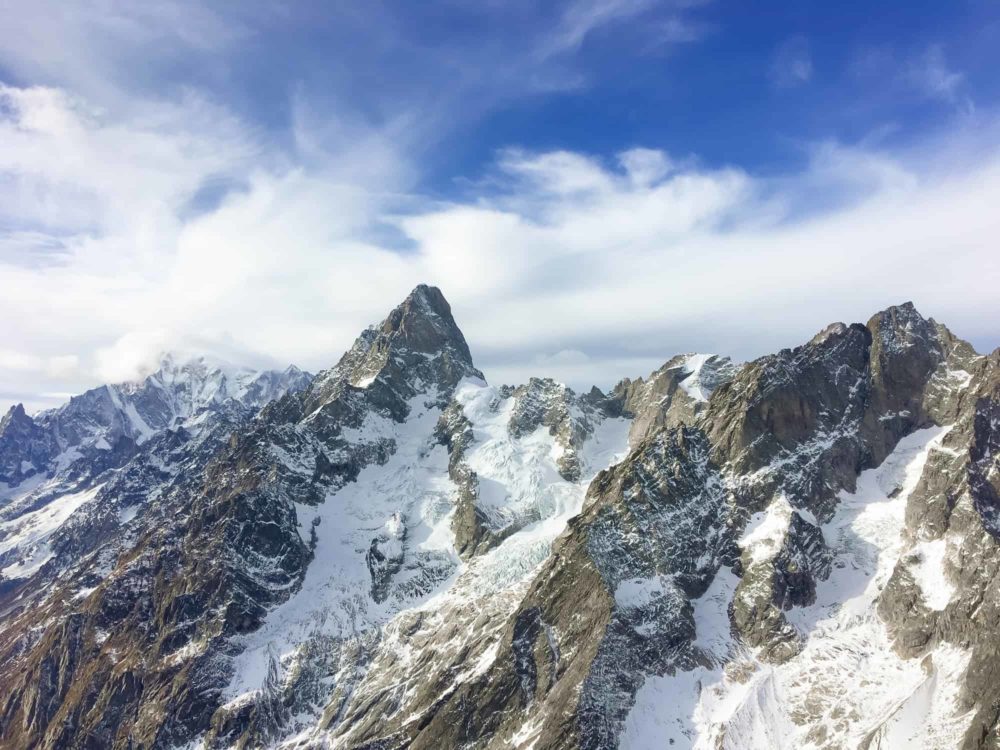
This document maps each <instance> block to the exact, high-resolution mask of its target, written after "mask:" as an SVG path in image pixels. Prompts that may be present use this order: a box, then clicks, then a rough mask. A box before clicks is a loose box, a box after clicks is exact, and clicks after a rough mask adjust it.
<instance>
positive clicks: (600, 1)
mask: <svg viewBox="0 0 1000 750" xmlns="http://www.w3.org/2000/svg"><path fill="white" fill-rule="evenodd" d="M697 4H698V3H696V2H691V1H690V0H680V1H679V2H673V3H668V4H667V5H669V6H670V7H671V8H672V9H673V10H672V11H671V12H672V13H677V14H681V13H682V12H683V11H685V10H686V9H687V8H688V7H689V6H694V5H697ZM653 5H654V3H650V2H645V1H644V0H596V1H591V0H587V1H581V2H578V3H571V4H570V5H569V6H568V7H567V10H566V12H565V13H564V14H562V15H560V16H559V18H558V19H557V22H556V24H555V27H554V28H549V29H543V30H542V31H541V32H539V33H537V34H535V33H533V34H530V35H528V36H529V38H527V39H525V40H524V41H523V43H520V42H519V44H521V46H518V47H517V49H518V50H519V54H518V55H515V56H514V57H517V58H518V59H519V60H521V63H520V64H518V63H516V62H512V63H511V65H510V66H497V65H496V59H497V55H496V54H495V50H493V51H490V52H488V53H487V52H484V53H482V54H479V52H478V51H477V50H476V49H474V46H475V45H473V44H469V45H468V49H466V48H462V49H460V50H458V52H455V51H454V50H450V51H449V53H448V54H442V56H441V60H433V61H432V62H431V63H428V64H427V66H428V67H427V70H430V72H429V73H428V74H427V76H426V79H427V80H429V81H441V80H448V81H449V83H450V82H451V80H452V79H451V78H447V76H446V75H445V74H447V75H448V76H450V75H454V80H455V84H454V87H453V89H454V91H455V92H458V94H457V95H461V96H463V97H465V95H466V94H467V93H468V92H469V91H470V89H475V91H480V92H482V91H486V90H489V92H490V94H489V95H487V94H482V97H483V98H482V99H480V98H477V96H468V97H466V98H463V100H462V104H463V106H467V107H468V109H470V110H474V111H476V112H479V111H482V110H484V109H486V108H488V107H489V106H491V104H490V102H491V101H494V100H497V99H502V98H503V97H508V96H511V95H512V91H515V90H522V89H523V90H527V91H531V92H534V91H537V90H539V87H540V86H541V88H546V86H549V85H552V86H556V87H559V86H562V85H563V84H566V83H567V82H572V81H575V80H577V79H576V77H575V72H576V71H575V70H574V69H572V67H571V66H570V67H566V66H565V65H564V63H565V59H566V58H567V57H568V56H571V55H572V53H573V52H574V50H576V49H578V48H580V47H581V46H585V45H586V44H588V40H591V39H594V38H596V37H597V36H598V32H599V31H601V30H606V29H609V28H613V27H614V26H615V25H616V24H618V23H619V22H622V21H624V20H628V19H633V20H634V19H637V18H639V17H642V18H643V19H644V21H645V20H650V21H652V20H653V19H652V17H651V16H650V17H649V18H647V16H648V14H649V13H650V9H651V8H652V7H653ZM660 5H662V4H660ZM39 7H40V8H41V10H39V11H37V13H49V14H50V15H52V9H51V8H47V9H46V8H44V7H42V6H39ZM188 7H189V6H188V4H187V3H184V2H180V1H179V0H178V2H172V1H169V2H168V1H167V0H162V1H158V2H156V3H151V4H148V5H144V6H143V8H138V6H136V7H131V6H129V7H125V6H121V5H119V4H116V3H109V4H107V5H106V6H105V10H106V11H107V12H105V13H95V14H93V17H92V18H79V19H77V20H78V21H79V22H78V23H77V21H73V19H70V20H71V21H73V22H65V23H57V22H53V23H51V24H48V25H47V26H46V25H44V24H42V23H41V22H34V21H32V19H33V18H37V14H36V10H34V9H33V7H29V6H27V5H26V6H24V8H22V9H21V10H20V11H19V12H18V13H17V14H15V15H16V16H17V19H18V24H20V25H19V26H18V27H17V28H15V29H14V30H11V29H9V28H8V29H6V30H5V31H4V32H3V40H4V42H5V43H4V44H3V45H0V47H3V49H2V50H0V64H3V65H4V68H5V70H11V71H14V73H15V74H17V76H18V80H39V81H45V82H46V84H45V85H38V86H28V85H23V86H18V85H13V84H11V83H7V84H0V288H2V289H3V294H2V295H0V320H3V321H4V322H5V325H4V326H3V327H2V329H0V398H3V399H5V400H7V401H14V400H22V399H23V400H27V401H28V403H29V404H32V405H34V406H43V405H51V404H52V403H54V402H55V401H56V400H59V399H61V398H62V394H65V393H67V392H77V391H80V390H82V389H84V388H86V387H91V386H93V385H96V384H98V383H101V382H105V381H108V380H123V379H128V378H131V377H135V376H137V375H139V374H141V373H142V372H144V371H146V370H147V369H148V368H149V367H150V365H151V364H152V363H153V362H155V360H156V358H157V356H158V355H159V354H160V353H161V352H162V351H164V350H167V349H174V350H182V351H186V352H198V351H207V352H212V353H215V354H217V355H219V356H221V357H222V358H223V359H227V360H230V361H234V362H240V363H247V364H251V365H258V366H272V365H281V366H283V365H284V364H286V363H288V362H291V361H294V362H296V363H297V364H299V365H301V366H303V367H306V368H308V369H312V370H318V369H321V368H323V367H327V366H329V365H331V364H333V363H334V362H335V361H336V360H337V358H338V357H339V356H340V354H341V353H342V352H343V350H344V349H346V348H347V347H348V346H349V345H350V343H351V342H352V340H353V338H354V337H355V336H356V335H357V333H358V332H359V331H360V330H361V329H362V328H363V327H364V326H365V325H367V324H369V323H371V322H374V321H377V320H379V319H381V318H382V317H383V316H384V314H385V313H386V312H387V311H388V310H389V309H390V308H391V307H392V306H393V305H395V304H396V303H398V301H399V300H401V299H402V298H403V297H404V296H405V295H406V294H407V293H408V291H409V290H410V289H411V288H412V287H413V286H414V285H415V284H417V283H419V282H428V283H433V284H437V285H439V286H441V287H442V289H443V290H444V292H445V294H446V296H447V297H448V298H449V300H450V301H451V302H452V306H453V309H454V311H455V314H456V317H457V318H458V321H459V324H460V326H461V327H462V328H463V330H464V331H465V333H466V336H467V338H468V340H469V342H470V346H471V347H472V350H473V353H474V356H475V357H476V359H477V363H478V364H479V365H480V367H481V368H482V369H484V371H485V372H486V374H487V376H488V377H489V378H490V379H491V380H494V381H498V382H519V381H523V380H524V379H525V378H527V377H528V376H530V375H550V376H553V377H557V378H559V379H562V380H564V381H566V382H569V383H570V384H572V385H574V386H575V387H589V385H590V384H591V383H598V384H600V385H602V386H608V385H611V384H612V383H613V382H615V381H616V380H617V379H618V378H620V377H622V376H626V375H627V376H636V375H643V374H646V373H648V372H649V371H651V370H652V369H654V368H655V367H657V366H658V365H659V364H661V363H662V362H663V361H664V360H666V359H667V358H669V357H670V356H671V355H673V354H674V353H677V352H682V351H718V352H721V353H727V354H731V355H733V356H735V357H737V358H749V357H753V356H756V355H758V354H762V353H764V352H767V351H772V350H774V349H776V348H779V347H782V346H791V345H794V344H796V343H799V342H801V341H803V340H805V339H807V338H808V337H809V336H810V335H811V334H812V333H814V332H815V331H816V330H818V329H819V328H821V327H822V326H823V325H825V324H826V323H829V322H831V321H832V320H837V319H840V320H848V321H853V320H863V319H864V318H866V317H867V316H868V315H869V314H871V313H872V312H874V311H875V310H877V309H880V308H882V307H885V306H886V305H889V304H892V303H895V302H899V301H901V300H904V299H911V298H912V299H913V300H914V301H915V302H916V303H917V305H918V306H919V307H920V308H921V309H922V310H923V311H924V312H925V313H927V314H933V315H935V316H937V317H938V318H940V319H941V320H943V321H945V322H947V323H949V324H950V325H952V326H953V327H954V329H955V330H956V332H957V333H958V334H959V335H964V336H967V337H971V338H972V339H973V340H974V341H975V342H976V343H978V344H979V345H980V346H983V345H995V344H996V343H997V341H996V337H995V332H994V331H993V330H991V328H992V320H994V319H995V317H996V314H997V312H1000V304H998V303H997V302H996V295H995V294H994V293H993V290H995V289H996V288H997V286H998V282H1000V278H998V273H1000V271H998V267H997V264H996V262H995V260H994V258H995V248H994V247H992V245H991V242H990V238H993V237H996V236H997V234H998V229H1000V226H998V220H997V219H996V218H994V217H995V215H996V212H995V210H994V207H995V205H996V203H997V200H998V199H1000V154H998V153H997V152H996V150H995V147H994V145H993V144H995V143H996V142H997V139H996V123H991V122H987V121H986V120H985V118H981V119H980V120H979V121H977V122H972V123H967V124H966V126H965V127H964V128H962V129H959V130H956V131H955V132H954V133H951V134H949V135H948V136H947V137H944V138H936V139H933V140H925V141H923V142H921V143H918V144H917V145H916V146H913V147H910V148H908V149H907V150H906V151H898V152H893V151H885V150H882V151H880V150H877V149H875V148H873V147H872V146H871V145H868V144H861V145H858V144H843V143H838V142H834V141H827V142H822V143H816V144H812V145H811V146H810V147H809V149H808V159H807V160H806V161H805V164H804V165H803V166H802V167H800V168H797V169H794V170H791V171H787V172H785V173H782V174H773V173H772V174H768V175H767V176H762V175H759V174H755V173H753V172H751V171H747V170H744V169H741V168H738V167H726V166H708V165H705V164H703V163H700V162H699V160H698V158H697V156H696V155H694V156H692V155H688V154H670V153H666V152H665V151H663V150H661V149H658V148H649V147H646V146H644V145H643V144H641V143H639V144H636V143H623V144H621V148H620V151H619V152H618V153H611V154H603V155H598V154H589V153H580V152H577V151H572V150H558V149H555V150H543V151H532V150H528V149H524V148H520V149H517V148H506V149H501V150H500V151H498V152H497V154H496V157H495V161H494V162H493V163H492V164H491V165H490V166H489V167H487V168H485V169H484V170H483V172H484V173H483V174H478V175H468V177H469V178H470V179H471V180H472V182H470V183H469V184H470V189H469V190H468V191H467V194H466V195H465V197H464V198H463V199H462V200H451V201H443V200H441V198H440V196H439V195H434V196H430V195H427V194H426V193H425V192H423V191H422V190H421V189H420V188H419V185H420V175H421V163H420V159H421V155H422V152H421V148H422V147H423V145H424V144H425V143H426V142H427V141H430V140H433V139H434V138H438V139H440V138H442V137H443V135H442V134H447V133H448V132H449V131H448V130H447V128H446V127H444V126H443V123H444V121H445V120H447V119H448V118H449V117H454V116H456V115H455V113H456V109H455V107H454V106H453V105H452V104H449V103H447V102H445V103H444V104H441V103H440V101H439V100H435V102H434V104H435V107H437V106H438V105H439V104H440V107H439V109H440V113H438V115H437V116H436V117H435V116H428V112H427V111H426V110H421V109H413V108H411V105H412V101H411V100H410V99H407V98H406V97H405V96H403V97H402V98H403V106H400V107H397V108H389V107H385V108H383V107H381V106H370V107H364V108H362V107H358V108H355V109H351V108H350V107H348V106H332V107H331V106H330V103H329V102H317V101H316V98H315V97H316V94H315V89H314V88H310V87H309V86H307V85H301V86H297V87H295V88H294V90H293V92H292V93H291V95H290V97H289V101H288V102H287V105H288V106H287V113H285V114H287V117H288V127H287V132H282V133H280V134H278V135H276V134H275V133H274V132H267V131H262V130H261V129H260V128H259V127H257V126H255V125H254V124H252V121H251V120H249V119H248V118H247V116H246V115H245V114H241V115H237V114H236V113H235V112H234V110H233V109H232V108H231V107H229V106H225V105H224V104H222V103H220V102H219V101H218V99H216V98H214V97H213V96H212V95H211V94H210V93H206V91H205V90H202V89H199V88H191V87H185V86H180V87H174V88H171V89H170V90H169V91H163V92H159V91H157V92H156V93H155V94H153V93H150V92H152V91H153V89H151V88H150V87H149V86H146V85H144V84H143V81H142V79H143V77H144V76H153V73H152V72H151V69H162V68H165V67H170V66H172V65H177V64H178V60H180V59H182V58H184V56H189V57H191V58H192V59H193V60H194V61H200V60H201V59H202V58H201V56H202V55H211V54H213V52H214V51H215V48H216V47H217V46H218V45H224V46H225V45H234V44H238V43H239V42H240V40H241V39H243V38H244V37H245V35H246V34H248V33H249V32H248V31H247V30H246V29H245V28H244V27H243V26H242V25H241V24H240V23H239V22H238V19H236V21H237V22H235V23H231V21H232V19H230V18H228V17H227V18H226V19H220V17H219V16H217V15H215V14H214V13H211V12H209V11H205V10H204V9H200V10H197V11H196V12H195V13H194V14H193V15H188V14H187V13H186V12H185V11H186V9H187V8H188ZM519 7H520V6H519ZM70 15H72V14H70ZM56 16H58V14H56ZM678 17H680V16H678ZM657 18H659V20H661V21H662V16H660V17H657ZM685 18H686V16H685ZM223 20H224V21H225V25H226V29H225V30H221V29H219V28H218V25H219V24H220V23H222V22H223ZM350 20H351V19H349V18H345V19H344V23H345V24H346V25H347V26H348V27H349V26H350ZM22 21H23V23H22ZM651 25H653V26H655V24H651ZM527 27H531V28H534V27H533V26H532V25H531V24H526V28H527ZM679 28H680V27H677V28H675V29H674V31H675V32H677V33H676V34H674V41H680V40H682V37H683V38H685V39H686V38H687V37H686V36H685V34H682V33H681V32H680V31H679V30H678V29H679ZM18 33H23V39H22V40H20V41H17V40H14V41H16V43H15V44H8V42H9V41H11V40H12V38H13V37H14V36H16V35H17V34H18ZM384 33H385V34H387V35H389V39H388V41H386V40H382V41H384V42H385V43H386V44H391V45H394V48H395V47H398V46H400V45H396V42H397V41H398V40H396V39H395V38H392V37H391V35H392V33H393V29H392V25H391V24H386V30H385V31H384ZM403 46H404V47H405V45H403ZM56 48H58V49H65V50H67V55H72V56H73V59H72V60H70V59H69V58H67V59H64V60H61V61H60V59H59V58H58V56H52V55H49V54H48V53H45V50H50V51H51V50H52V49H56ZM145 50H149V56H150V59H149V61H148V62H144V57H143V53H144V51H145ZM164 50H168V52H164ZM522 52H523V54H520V53H522ZM453 53H454V54H453ZM431 57H433V56H431ZM421 59H423V58H421ZM455 60H458V61H460V62H461V65H457V66H456V64H455ZM779 62H780V65H778V63H779ZM923 62H924V63H925V64H924V65H922V66H919V69H920V70H921V71H922V73H921V76H919V77H915V78H914V79H913V80H914V81H916V80H918V79H919V80H920V81H922V82H923V84H924V85H925V86H926V87H927V89H926V90H927V91H928V92H936V93H935V94H934V95H935V96H937V97H939V98H940V99H941V100H947V99H948V97H955V98H954V100H953V101H960V97H961V96H962V93H963V80H962V79H961V77H960V76H959V77H958V78H956V77H955V76H956V75H957V74H956V73H954V72H952V71H950V69H948V67H947V66H946V65H945V63H944V58H943V56H942V55H941V54H940V52H938V53H936V55H935V54H934V53H933V51H932V54H930V55H929V56H928V57H927V59H925V60H924V61H923ZM71 63H73V64H71ZM140 63H141V64H140ZM775 63H776V66H777V67H776V68H775V71H773V72H774V73H775V75H776V76H778V78H781V80H783V81H785V82H786V83H784V84H779V85H786V84H787V85H793V84H795V85H797V84H800V83H803V82H805V81H808V80H809V78H810V76H811V75H812V63H811V58H810V56H809V48H808V44H807V43H806V42H805V40H804V39H798V38H796V39H792V40H789V42H787V43H786V45H783V47H782V48H781V49H780V50H779V51H778V53H777V55H776V57H775ZM435 66H436V67H435ZM528 68H530V69H531V72H532V75H533V76H534V75H535V74H536V73H537V77H533V78H531V80H530V81H529V80H528V77H527V76H526V75H525V72H526V70H527V69H528ZM779 68H780V74H779V72H778V70H779ZM427 70H425V69H421V74H423V73H425V72H427ZM563 76H564V77H563ZM154 77H155V76H154ZM542 79H544V81H547V82H548V83H545V85H543V84H541V83H539V81H540V80H542ZM776 82H777V80H776ZM897 83H898V81H897ZM477 87H478V88H477ZM519 87H520V88H519ZM396 88H402V87H398V86H397V87H396ZM449 90H451V88H449ZM392 92H393V95H395V89H392ZM418 93H421V94H422V93H423V92H422V91H421V92H418ZM928 95H930V93H929V94H928ZM489 97H493V99H490V98H489ZM487 100H489V101H487ZM334 103H335V104H337V105H340V104H342V103H343V102H342V101H341V100H340V99H337V100H336V101H335V102H334ZM366 103H367V104H372V102H370V101H367V102H366ZM383 103H384V102H382V101H380V100H377V99H376V100H374V105H381V104H383ZM368 110H372V111H375V112H376V113H377V114H376V115H371V116H368V115H363V114H361V113H362V111H364V112H367V111H368ZM968 144H973V145H972V146H969V145H968ZM387 235H388V236H390V237H391V238H392V239H393V241H392V242H391V243H390V242H387V241H386V239H385V238H386V236H387Z"/></svg>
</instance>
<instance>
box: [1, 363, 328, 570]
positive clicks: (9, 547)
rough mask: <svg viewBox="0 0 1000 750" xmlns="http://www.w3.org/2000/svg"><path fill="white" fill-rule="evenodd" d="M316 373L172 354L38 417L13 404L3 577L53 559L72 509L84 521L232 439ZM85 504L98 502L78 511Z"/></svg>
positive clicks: (6, 457) (4, 489)
mask: <svg viewBox="0 0 1000 750" xmlns="http://www.w3.org/2000/svg"><path fill="white" fill-rule="evenodd" d="M311 379H312V376H311V375H309V374H308V373H305V372H303V371H302V370H299V369H298V368H297V367H294V366H290V367H288V368H287V369H286V370H284V371H271V370H265V371H255V370H251V369H249V368H240V367H234V366H231V365H228V364H225V363H218V362H212V361H211V360H208V359H206V358H205V357H204V356H198V357H190V358H179V357H177V356H175V355H172V354H165V355H164V356H163V357H162V358H161V360H160V363H159V367H158V368H157V369H156V370H155V371H154V372H152V373H151V374H150V375H148V376H147V377H145V378H143V379H142V380H140V381H137V382H129V383H118V384H111V385H105V386H101V387H99V388H94V389H92V390H90V391H87V392H86V393H83V394H81V395H79V396H74V397H73V398H72V399H70V401H69V402H68V403H66V404H64V405H63V406H61V407H58V408H56V409H50V410H46V411H43V412H41V413H39V414H36V415H34V416H30V415H28V414H27V413H26V412H25V411H24V407H23V406H21V405H20V404H18V405H17V406H14V407H11V409H10V410H9V411H8V412H7V414H6V415H5V416H4V417H3V419H2V420H0V586H6V587H10V586H12V585H16V584H17V582H18V581H21V580H23V579H25V578H26V577H29V576H31V575H32V574H35V573H37V572H38V571H39V570H40V569H41V567H42V566H43V565H44V564H45V563H47V562H49V560H51V559H52V557H53V556H54V554H55V553H54V551H53V544H56V546H58V543H59V541H60V539H61V537H62V536H64V535H63V534H62V533H61V532H60V528H61V527H62V525H63V524H64V523H66V522H67V521H69V520H70V519H71V517H73V518H72V523H73V524H74V525H78V524H79V523H80V520H81V518H82V517H83V516H85V515H88V514H90V513H93V512H103V511H106V510H107V508H108V506H109V505H112V504H116V505H121V503H122V500H123V493H122V491H121V485H122V483H123V482H124V481H125V480H126V479H127V478H128V477H129V476H131V475H132V473H136V474H142V475H143V476H145V474H147V473H148V471H149V469H150V467H155V468H156V469H157V470H158V471H160V472H168V473H169V472H173V471H177V470H179V468H180V466H181V465H182V461H181V457H182V456H186V454H189V453H193V452H196V451H197V450H201V451H205V450H206V447H210V446H213V445H214V444H215V442H217V441H218V440H220V439H225V438H227V437H228V435H229V434H230V433H231V432H232V431H233V430H234V429H235V428H236V427H238V426H239V425H240V424H242V423H245V422H246V421H248V420H249V419H251V418H252V416H253V415H254V414H255V413H256V412H257V410H259V409H260V407H262V406H263V405H264V404H267V403H269V402H270V401H273V400H274V399H276V398H279V397H280V396H283V395H284V394H286V393H289V392H293V391H298V390H301V389H303V388H304V387H305V386H306V385H307V384H308V383H309V382H310V380H311ZM210 438H211V439H210ZM143 481H146V480H145V479H143V480H141V481H140V484H139V486H137V487H135V488H133V490H134V492H136V493H139V494H140V495H141V494H144V493H146V492H148V491H152V490H153V489H154V487H153V486H146V485H144V484H142V482H143ZM109 483H110V484H109ZM106 484H107V485H108V491H107V493H105V494H111V491H112V489H114V490H115V491H116V492H117V493H118V494H117V496H116V497H105V496H104V495H100V493H101V490H102V488H103V487H104V486H105V485H106ZM99 495H100V500H101V501H100V502H99V503H91V502H90V501H92V500H94V499H95V498H97V497H98V496H99ZM129 497H131V496H129ZM138 502H139V500H136V501H135V503H138ZM135 503H130V504H126V505H124V506H122V507H123V508H128V509H134V508H135ZM84 505H90V506H92V507H88V508H87V509H85V511H84V512H81V513H77V511H78V510H80V509H81V506H84ZM123 512H124V513H126V514H129V513H133V510H127V511H123ZM67 541H73V540H67ZM71 546H74V548H75V545H71Z"/></svg>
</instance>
